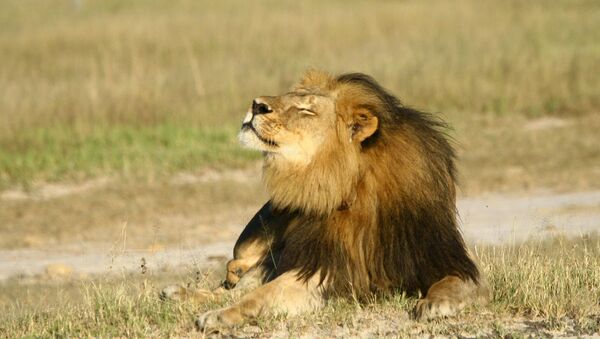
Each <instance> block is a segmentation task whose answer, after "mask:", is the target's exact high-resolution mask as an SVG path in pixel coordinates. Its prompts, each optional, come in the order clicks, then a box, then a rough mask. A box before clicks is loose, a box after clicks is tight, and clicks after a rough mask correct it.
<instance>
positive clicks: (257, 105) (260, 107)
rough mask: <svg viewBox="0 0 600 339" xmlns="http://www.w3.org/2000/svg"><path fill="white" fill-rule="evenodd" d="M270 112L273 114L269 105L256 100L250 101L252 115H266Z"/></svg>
mask: <svg viewBox="0 0 600 339" xmlns="http://www.w3.org/2000/svg"><path fill="white" fill-rule="evenodd" d="M271 112H273V110H272V109H271V107H269V105H267V104H265V103H262V102H260V101H258V100H257V99H254V100H253V101H252V114H253V115H259V114H267V113H271Z"/></svg>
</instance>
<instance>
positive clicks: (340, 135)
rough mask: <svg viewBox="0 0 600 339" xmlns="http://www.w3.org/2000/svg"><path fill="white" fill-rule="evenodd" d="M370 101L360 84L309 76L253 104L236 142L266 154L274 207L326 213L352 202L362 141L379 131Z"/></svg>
mask: <svg viewBox="0 0 600 339" xmlns="http://www.w3.org/2000/svg"><path fill="white" fill-rule="evenodd" d="M373 98H374V97H373V96H372V95H369V92H368V89H367V88H365V87H364V86H356V85H353V84H349V83H341V82H339V81H337V80H336V78H333V77H331V76H329V75H327V74H325V73H320V72H309V73H307V74H306V75H305V76H304V78H303V79H302V80H301V81H300V83H299V84H298V85H297V86H296V87H295V88H294V89H293V90H292V91H291V92H288V93H286V94H283V95H280V96H263V97H258V98H256V99H254V100H253V102H252V105H251V106H250V109H249V110H248V113H247V114H246V118H245V119H244V122H243V124H242V130H241V132H240V136H239V138H240V141H241V143H242V144H243V145H245V146H246V147H248V148H252V149H256V150H260V151H263V152H264V153H265V162H264V164H263V180H264V182H265V184H266V188H267V191H268V192H269V193H270V196H271V201H272V202H273V203H274V205H275V206H277V207H291V208H298V209H302V210H304V211H306V212H309V211H310V212H315V213H330V212H331V211H334V210H335V209H337V208H339V207H340V206H342V205H344V204H347V202H348V201H351V200H352V199H353V198H352V197H353V194H354V192H355V186H356V184H357V182H358V178H359V177H360V173H359V172H360V168H361V158H362V142H363V141H364V140H365V139H366V138H368V137H370V136H371V135H373V134H374V133H375V131H376V130H377V128H378V118H377V117H376V115H375V113H374V112H376V110H377V102H376V100H374V99H373ZM375 99H376V98H375Z"/></svg>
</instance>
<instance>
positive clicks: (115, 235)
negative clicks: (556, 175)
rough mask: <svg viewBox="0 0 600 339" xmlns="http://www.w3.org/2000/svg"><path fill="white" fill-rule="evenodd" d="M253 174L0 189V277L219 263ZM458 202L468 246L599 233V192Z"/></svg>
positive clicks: (238, 226)
mask: <svg viewBox="0 0 600 339" xmlns="http://www.w3.org/2000/svg"><path fill="white" fill-rule="evenodd" d="M259 178H260V173H259V168H258V167H253V168H250V169H246V170H234V171H228V172H224V173H218V172H213V171H206V172H204V173H202V174H195V175H192V174H180V175H178V176H176V177H173V178H171V179H170V180H168V181H165V182H163V183H161V184H154V185H140V186H129V187H128V186H127V185H125V186H124V185H122V184H121V183H115V182H114V181H111V180H110V179H98V180H94V181H90V182H85V183H80V184H76V185H75V184H72V185H58V184H53V185H44V186H40V187H38V188H37V189H34V190H32V191H29V192H25V191H21V190H12V191H5V192H2V193H1V194H0V201H1V202H2V204H3V205H4V206H5V208H4V209H2V210H3V212H0V213H4V217H5V218H6V219H5V220H9V221H10V222H11V224H12V225H14V226H13V231H12V232H6V233H5V235H6V236H5V238H4V239H5V242H4V243H3V245H4V246H3V248H2V249H0V280H3V279H8V278H13V277H20V278H22V279H30V278H35V277H39V276H43V275H44V274H49V272H51V271H52V270H57V269H59V268H60V267H62V268H63V269H65V270H67V271H68V272H69V274H72V275H76V276H77V275H78V276H86V275H90V274H104V273H111V272H112V273H120V272H124V271H133V270H138V269H139V267H140V264H141V263H142V260H143V261H144V262H145V265H147V266H151V267H153V268H161V269H168V268H176V267H179V268H181V267H183V266H186V265H187V266H189V265H194V267H198V266H209V265H211V264H213V263H214V262H215V261H216V260H225V259H227V258H229V257H231V255H232V247H233V244H234V242H235V240H236V238H237V235H238V234H239V233H240V232H241V230H242V229H243V227H244V225H245V223H246V222H247V221H248V220H249V218H250V217H251V216H252V215H253V213H254V212H255V211H256V210H257V209H258V208H259V207H260V203H261V202H262V201H264V200H265V197H264V193H263V192H262V190H261V186H260V179H259ZM100 202H102V205H101V207H102V208H99V206H98V204H99V203H100ZM11 205H12V206H11ZM8 207H12V209H10V208H8ZM458 209H459V215H460V218H461V224H462V230H463V233H464V236H465V239H466V241H467V243H469V244H470V245H471V246H474V245H478V244H506V243H515V242H520V241H524V240H527V239H531V238H540V237H547V236H555V235H581V234H585V233H590V232H595V231H598V230H600V191H587V192H572V193H553V192H551V191H541V190H540V191H535V192H522V193H520V194H512V195H509V194H483V195H479V196H469V197H463V198H459V201H458ZM9 210H10V211H9ZM25 210H27V211H28V212H25ZM52 224H54V225H52ZM56 224H58V225H56ZM58 226H62V227H58ZM58 228H60V230H58V231H57V232H55V230H56V229H58ZM59 270H60V269H59Z"/></svg>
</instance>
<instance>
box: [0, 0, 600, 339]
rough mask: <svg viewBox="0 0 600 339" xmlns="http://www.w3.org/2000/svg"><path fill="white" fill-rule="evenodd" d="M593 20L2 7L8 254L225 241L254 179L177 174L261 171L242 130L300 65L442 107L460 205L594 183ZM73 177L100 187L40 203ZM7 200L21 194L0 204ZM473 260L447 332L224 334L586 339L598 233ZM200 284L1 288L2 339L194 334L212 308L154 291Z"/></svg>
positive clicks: (343, 325)
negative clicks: (41, 194) (471, 284)
mask: <svg viewBox="0 0 600 339" xmlns="http://www.w3.org/2000/svg"><path fill="white" fill-rule="evenodd" d="M599 17H600V3H599V2H598V1H594V0H557V1H552V2H548V1H541V0H540V1H537V0H535V1H518V0H507V1H500V0H496V1H492V0H483V1H476V0H457V1H450V2H448V1H437V0H436V1H433V0H425V1H378V2H367V1H356V0H351V1H316V0H315V1H313V0H309V1H295V2H281V1H267V0H265V1H235V2H234V1H194V0H173V1H157V0H150V1H143V0H135V1H120V0H72V1H66V0H65V1H46V2H44V1H36V0H6V1H0V27H2V29H1V30H0V65H1V67H0V248H1V249H6V248H18V247H40V246H41V247H46V248H49V247H52V246H56V245H62V244H68V243H75V242H80V243H82V244H84V245H85V246H87V245H88V244H89V242H90V241H98V242H103V241H104V242H105V241H113V240H114V239H115V238H118V237H119V235H120V232H121V229H122V225H123V223H124V222H126V223H128V225H129V226H128V227H129V232H130V233H129V239H130V240H129V241H130V242H131V243H132V244H134V245H135V246H147V245H148V244H149V243H154V242H155V240H156V238H157V237H158V238H159V239H160V241H161V242H166V243H168V242H177V243H184V242H186V241H187V242H189V243H196V244H198V243H201V242H204V241H206V242H208V241H213V240H215V239H220V238H219V237H231V236H232V234H233V233H234V229H225V230H223V228H221V229H215V228H214V227H213V228H211V226H212V225H215V224H219V225H222V224H223V223H225V221H226V220H227V221H229V222H231V221H232V220H233V219H235V222H236V223H238V222H240V223H241V222H243V220H246V219H247V218H248V216H249V214H250V213H251V211H252V210H254V209H255V208H256V207H257V205H258V204H259V203H260V201H261V200H262V198H263V197H264V196H263V195H262V194H263V193H261V190H260V188H259V183H258V182H257V181H256V180H254V181H248V182H245V183H244V184H241V183H240V180H237V179H236V180H231V181H229V182H228V181H227V180H225V181H220V182H219V183H211V182H203V183H197V182H191V183H190V182H186V180H182V181H180V182H179V183H174V182H173V180H175V181H177V180H176V179H177V176H175V177H173V175H174V174H177V173H179V174H181V172H182V171H184V172H185V173H194V174H198V173H204V171H207V169H216V170H217V171H220V170H221V169H224V168H233V167H247V166H253V165H252V164H254V163H255V161H256V160H257V159H258V158H259V156H260V155H258V154H255V153H251V152H247V151H244V150H241V149H240V147H239V146H238V145H237V142H236V137H235V135H236V131H237V128H238V126H239V123H240V119H241V118H242V116H243V112H244V111H245V110H246V108H247V106H248V103H249V102H250V100H251V99H252V98H253V97H255V96H257V95H262V94H270V93H279V92H281V91H282V90H283V89H285V88H287V87H288V86H289V85H291V84H292V83H293V82H294V81H295V80H296V79H297V78H298V76H299V75H300V74H301V73H302V72H303V71H304V70H305V69H306V68H307V67H316V68H322V69H326V70H330V71H332V72H346V71H361V72H365V73H369V74H372V75H373V76H374V77H375V78H376V79H378V80H379V81H380V82H381V83H382V84H384V85H385V86H386V87H388V88H389V89H390V90H391V91H392V92H394V93H396V94H398V95H399V96H400V98H402V99H403V101H404V102H406V103H408V104H410V105H412V106H415V107H417V108H420V109H424V110H428V111H432V112H443V116H444V117H445V118H446V119H447V120H448V121H449V122H450V123H451V125H452V126H453V127H454V130H453V131H452V132H451V134H452V136H453V137H454V138H455V139H456V140H457V142H458V145H459V152H460V158H461V160H460V162H459V164H460V172H461V177H462V180H461V187H462V191H461V194H463V195H470V194H477V193H480V192H498V191H511V192H514V191H520V190H528V189H537V188H550V189H552V190H568V191H573V190H583V189H594V188H600V147H598V145H599V144H600V139H599V137H598V130H599V129H600V112H599V110H598V107H600V91H599V90H598V89H599V88H600V77H598V74H600V62H599V60H600V43H599V42H598V41H600V33H599V32H600V20H598V18H599ZM246 173H255V172H254V170H250V172H246ZM94 178H95V179H94ZM98 178H100V179H98ZM83 179H85V180H87V179H94V180H108V182H109V184H107V185H100V186H99V187H96V188H94V189H93V190H90V191H85V192H81V194H77V195H64V196H59V197H56V198H53V199H38V198H36V196H35V194H36V190H35V188H36V187H37V186H38V185H40V184H43V183H48V182H58V183H60V184H64V183H66V185H69V184H73V183H75V184H76V183H77V182H79V181H81V180H83ZM86 182H87V183H89V182H90V181H86ZM91 182H93V180H92V181H91ZM223 182H225V183H223ZM21 188H24V189H25V190H29V189H32V190H33V192H34V194H33V195H32V196H28V197H27V198H26V199H12V198H11V199H4V198H3V197H4V196H6V195H4V193H5V192H9V193H11V192H12V191H14V190H15V189H17V193H18V192H20V191H19V189H21ZM7 189H10V190H11V191H8V190H7ZM232 210H233V211H234V212H231V211H232ZM223 212H226V213H227V214H224V213H223ZM225 228H226V227H225ZM150 229H151V230H150ZM218 232H225V233H222V234H220V233H218ZM227 232H228V233H227ZM474 251H475V253H476V254H477V257H478V258H479V260H480V261H481V265H482V268H483V270H484V271H485V273H486V275H487V276H488V278H489V281H490V284H491V286H492V287H493V291H494V297H493V300H492V302H491V304H490V305H489V306H487V307H485V308H480V309H471V310H468V311H467V312H466V314H464V315H462V316H461V317H458V318H456V319H448V320H442V321H436V322H431V323H426V324H418V323H416V322H413V321H412V320H410V318H409V316H408V314H407V311H408V310H410V308H411V307H412V305H413V304H414V299H413V298H408V297H404V296H395V297H391V298H389V299H383V300H375V301H373V303H370V304H368V305H356V304H353V303H350V302H345V301H332V302H331V303H330V304H329V305H328V307H327V308H326V309H325V310H323V311H321V312H319V313H317V314H311V315H307V316H305V317H298V318H293V319H291V320H289V321H281V319H278V318H268V319H259V320H258V322H257V323H256V324H252V325H248V326H245V327H244V328H242V329H238V330H236V331H235V333H234V334H237V335H242V336H263V335H266V336H269V335H270V336H280V337H287V336H289V335H293V336H300V335H302V334H307V335H309V336H324V335H330V336H339V337H347V336H350V335H358V336H360V335H363V336H376V335H380V336H381V335H383V336H415V335H419V334H425V333H430V334H442V335H444V334H446V335H466V334H470V335H478V336H481V335H489V336H504V335H506V334H522V335H523V334H535V335H546V336H551V335H556V334H564V335H581V334H586V333H594V332H595V333H598V332H599V331H600V306H599V305H600V270H599V269H598V267H600V242H599V240H598V237H597V236H592V237H582V238H579V239H575V240H566V239H561V238H557V239H553V240H551V241H545V242H528V243H525V244H520V245H514V246H499V247H480V248H476V249H474ZM192 271H194V270H193V269H192ZM195 277H196V273H195V272H194V273H185V274H182V275H179V276H172V275H168V274H166V273H165V272H162V271H161V270H158V269H157V270H151V271H149V272H147V273H145V274H144V275H141V274H139V273H138V274H133V275H125V276H122V277H120V278H115V277H110V278H107V277H94V278H93V279H91V280H83V281H78V280H67V281H62V282H52V281H39V282H34V283H30V284H25V285H24V284H23V282H22V281H19V280H18V279H15V280H11V281H6V282H0V337H11V338H12V337H20V336H41V337H61V336H62V337H89V336H94V337H109V336H127V337H129V336H132V337H145V336H175V335H188V334H189V333H190V332H189V331H191V330H192V326H191V325H192V321H191V320H192V316H193V315H194V314H196V313H198V312H199V311H201V310H204V309H207V308H209V307H215V305H203V306H200V307H197V306H194V305H189V304H170V303H161V302H159V301H158V299H157V298H156V291H157V290H158V288H160V287H161V286H162V284H163V282H164V281H167V280H168V281H169V282H172V281H173V280H174V279H188V280H191V281H194V279H195ZM215 279H216V278H214V277H212V276H211V277H209V278H207V279H201V280H202V281H200V283H201V284H214V283H215V281H216V280H215Z"/></svg>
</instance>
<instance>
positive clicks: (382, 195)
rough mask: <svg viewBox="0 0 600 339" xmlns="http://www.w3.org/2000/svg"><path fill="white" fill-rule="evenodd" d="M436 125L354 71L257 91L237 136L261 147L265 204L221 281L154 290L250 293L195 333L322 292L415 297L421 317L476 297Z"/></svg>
mask: <svg viewBox="0 0 600 339" xmlns="http://www.w3.org/2000/svg"><path fill="white" fill-rule="evenodd" d="M446 128H447V125H446V124H445V123H444V122H442V121H441V120H439V119H437V118H434V117H433V116H432V115H430V114H426V113H423V112H419V111H417V110H414V109H411V108H408V107H406V106H404V105H402V104H401V103H400V101H399V100H398V99H396V98H395V97H394V96H393V95H391V94H390V93H389V92H388V91H387V90H385V89H384V88H383V87H382V86H380V85H379V84H378V83H377V82H376V81H375V80H374V79H373V78H372V77H370V76H367V75H365V74H361V73H350V74H342V75H339V76H332V75H330V74H328V73H325V72H320V71H314V70H313V71H308V72H307V73H306V74H305V75H304V77H303V78H302V80H301V81H300V82H299V83H298V84H297V85H296V86H295V87H293V89H292V90H291V91H290V92H288V93H285V94H283V95H280V96H262V97H258V98H256V99H254V100H253V102H252V105H251V107H250V109H249V111H248V113H247V114H246V117H245V119H244V120H243V123H242V127H241V131H240V134H239V139H240V142H241V143H242V144H243V145H244V146H246V147H248V148H251V149H255V150H259V151H261V152H263V154H264V164H263V181H264V184H265V186H266V189H267V192H268V193H269V197H270V199H269V201H268V202H267V203H266V204H265V205H264V206H263V207H262V208H261V209H260V210H259V211H258V213H257V214H256V215H255V216H254V217H253V218H252V220H251V221H250V222H249V224H248V225H247V226H246V228H245V229H244V230H243V232H242V233H241V235H240V237H239V239H238V240H237V242H236V244H235V246H234V250H233V259H232V260H231V261H229V262H228V263H227V274H226V278H225V280H224V282H223V283H222V285H221V286H220V287H219V288H218V289H216V290H214V291H212V292H209V291H204V290H194V289H192V288H185V287H182V286H170V287H168V288H166V289H165V290H163V292H162V296H163V297H164V298H170V299H183V298H193V299H197V300H200V301H201V300H206V299H207V298H215V297H218V296H219V295H222V294H223V293H225V292H226V291H227V290H232V291H248V292H247V294H245V295H243V296H242V297H241V298H240V299H239V301H238V302H236V303H234V304H233V305H230V306H227V307H224V308H221V309H217V310H212V311H209V312H206V313H204V314H202V315H200V316H199V317H198V319H197V321H196V325H197V327H198V328H199V329H204V330H212V329H218V328H224V327H225V328H226V327H232V326H237V325H240V324H243V323H244V322H246V321H247V320H249V319H252V318H255V317H258V316H262V315H265V314H274V313H285V314H288V315H293V314H298V313H301V312H307V311H312V310H316V309H318V308H320V307H322V306H323V305H324V304H325V302H326V301H327V300H328V299H329V298H330V297H332V296H338V297H348V298H353V299H355V300H366V299H367V298H370V297H372V296H377V295H383V294H389V293H394V292H406V293H409V294H413V295H419V294H420V295H422V296H423V297H422V298H421V299H419V300H418V302H417V304H416V307H415V309H414V316H415V318H416V319H418V320H426V319H431V318H436V317H445V316H451V315H454V314H456V313H457V312H458V311H459V310H461V309H462V308H463V307H465V306H466V305H467V304H469V303H472V302H475V301H481V300H485V299H486V294H487V293H486V288H485V286H484V284H483V283H482V278H481V274H480V272H479V270H478V268H477V266H476V264H475V263H474V261H473V260H472V259H471V257H470V256H469V253H468V251H467V249H466V247H465V243H464V241H463V238H462V235H461V233H460V230H459V228H458V224H457V209H456V193H455V186H456V169H455V164H454V162H455V152H454V150H453V147H452V145H451V143H450V142H449V139H448V137H447V135H446V134H445V130H446Z"/></svg>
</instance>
